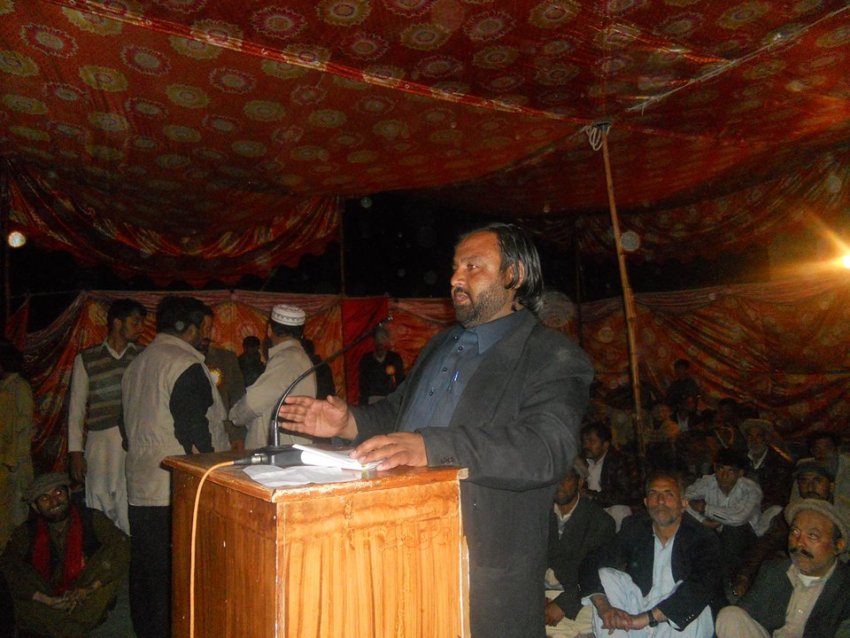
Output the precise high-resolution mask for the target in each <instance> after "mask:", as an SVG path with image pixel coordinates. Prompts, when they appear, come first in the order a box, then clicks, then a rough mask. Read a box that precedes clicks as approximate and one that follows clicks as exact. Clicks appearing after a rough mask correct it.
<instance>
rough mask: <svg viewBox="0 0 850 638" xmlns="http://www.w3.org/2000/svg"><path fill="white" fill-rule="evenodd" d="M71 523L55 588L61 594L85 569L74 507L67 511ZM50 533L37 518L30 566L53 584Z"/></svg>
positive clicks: (43, 522)
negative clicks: (60, 575) (59, 580)
mask: <svg viewBox="0 0 850 638" xmlns="http://www.w3.org/2000/svg"><path fill="white" fill-rule="evenodd" d="M69 514H70V516H71V523H70V525H69V526H68V532H67V536H66V538H65V556H64V560H63V563H62V581H61V582H60V583H59V584H58V585H57V586H56V593H57V594H62V593H64V592H65V591H66V590H68V589H70V588H71V587H72V586H73V585H74V582H75V581H76V580H77V578H78V577H79V575H80V573H81V572H82V571H83V567H85V557H84V556H83V522H82V520H81V519H80V513H79V512H78V511H77V508H76V507H71V508H70V510H69ZM50 555H51V548H50V533H49V531H48V529H47V522H46V521H45V520H44V518H43V517H41V516H39V517H38V520H37V521H36V522H35V542H34V543H33V549H32V566H33V567H35V569H36V571H38V573H39V574H41V575H42V576H43V577H44V580H46V581H47V582H49V583H51V582H53V574H51V573H50V572H51V570H50V563H51V560H50Z"/></svg>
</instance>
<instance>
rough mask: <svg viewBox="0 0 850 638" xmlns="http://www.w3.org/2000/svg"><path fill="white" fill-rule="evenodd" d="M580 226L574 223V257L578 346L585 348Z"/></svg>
mask: <svg viewBox="0 0 850 638" xmlns="http://www.w3.org/2000/svg"><path fill="white" fill-rule="evenodd" d="M577 227H578V224H577V223H576V222H573V257H574V259H575V271H576V333H577V335H578V345H579V346H584V331H583V330H582V328H583V327H584V326H582V316H581V292H582V291H581V248H580V246H579V243H578V236H577V232H578V231H577Z"/></svg>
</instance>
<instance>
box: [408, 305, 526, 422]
mask: <svg viewBox="0 0 850 638" xmlns="http://www.w3.org/2000/svg"><path fill="white" fill-rule="evenodd" d="M526 312H528V310H520V311H517V312H513V313H511V314H509V315H507V316H505V317H501V318H499V319H496V320H494V321H490V322H487V323H485V324H482V325H480V326H476V327H475V328H471V329H469V330H466V329H464V328H463V326H460V325H458V326H455V327H454V328H452V331H451V333H450V334H449V337H448V338H447V339H446V340H445V341H444V342H443V344H442V345H441V346H440V347H439V348H438V349H437V350H436V351H435V352H434V354H433V355H432V356H431V357H430V358H429V360H428V361H427V362H426V363H425V366H426V367H425V369H424V370H423V371H422V374H421V376H420V379H421V380H420V382H419V383H417V384H416V386H415V387H413V388H411V391H412V392H415V395H414V396H413V398H412V400H411V402H410V407H409V408H408V409H407V410H406V411H405V413H404V415H403V416H402V418H401V422H400V427H399V430H400V431H402V432H414V431H416V430H418V429H419V428H424V427H442V428H444V427H447V426H448V425H449V423H450V422H451V420H452V415H453V414H454V411H455V408H456V407H457V404H458V402H459V401H460V397H461V395H462V394H463V392H464V390H465V389H466V385H467V383H469V380H470V379H471V378H472V376H473V375H474V374H475V371H476V370H478V366H479V365H481V361H482V359H483V358H484V354H485V353H486V352H487V350H489V349H490V348H491V347H493V345H495V344H496V343H498V342H499V341H500V340H501V339H503V338H504V337H505V336H506V335H508V334H510V333H511V332H513V331H514V330H515V329H516V328H517V326H519V325H520V324H521V323H522V320H523V319H522V318H523V316H524V313H526Z"/></svg>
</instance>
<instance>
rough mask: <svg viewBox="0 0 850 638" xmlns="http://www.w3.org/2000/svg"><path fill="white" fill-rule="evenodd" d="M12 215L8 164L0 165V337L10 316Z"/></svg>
mask: <svg viewBox="0 0 850 638" xmlns="http://www.w3.org/2000/svg"><path fill="white" fill-rule="evenodd" d="M11 213H12V194H11V193H10V192H9V163H8V162H2V163H0V251H2V259H3V315H2V317H3V326H2V331H0V336H5V335H6V328H7V327H8V325H9V319H10V317H11V314H12V280H11V275H10V273H9V270H10V267H11V259H10V255H9V252H10V250H11V249H10V248H9V241H8V238H9V219H10V217H11Z"/></svg>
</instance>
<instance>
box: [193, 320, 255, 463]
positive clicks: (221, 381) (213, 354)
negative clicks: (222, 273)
mask: <svg viewBox="0 0 850 638" xmlns="http://www.w3.org/2000/svg"><path fill="white" fill-rule="evenodd" d="M209 312H210V314H209V318H210V321H211V322H212V323H211V324H210V325H213V324H214V323H215V314H214V313H213V310H212V308H209ZM201 352H203V353H204V364H205V365H206V366H207V370H209V371H210V376H211V377H212V380H213V382H214V384H215V390H216V392H218V395H219V397H221V401H222V403H223V404H224V409H225V411H227V410H230V408H231V407H232V406H233V404H234V403H236V402H237V401H238V400H239V399H241V398H242V396H243V395H244V394H245V380H244V377H243V376H242V369H241V368H240V367H239V359H238V357H237V356H236V354H235V353H233V352H231V351H230V350H228V349H227V348H219V347H218V346H216V345H214V344H213V340H212V329H210V334H209V336H207V337H206V338H204V339H202V340H201ZM224 430H225V432H227V438H228V440H229V441H230V449H231V450H244V449H245V428H238V427H236V426H235V425H233V423H231V422H230V421H229V420H228V419H225V421H224Z"/></svg>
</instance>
